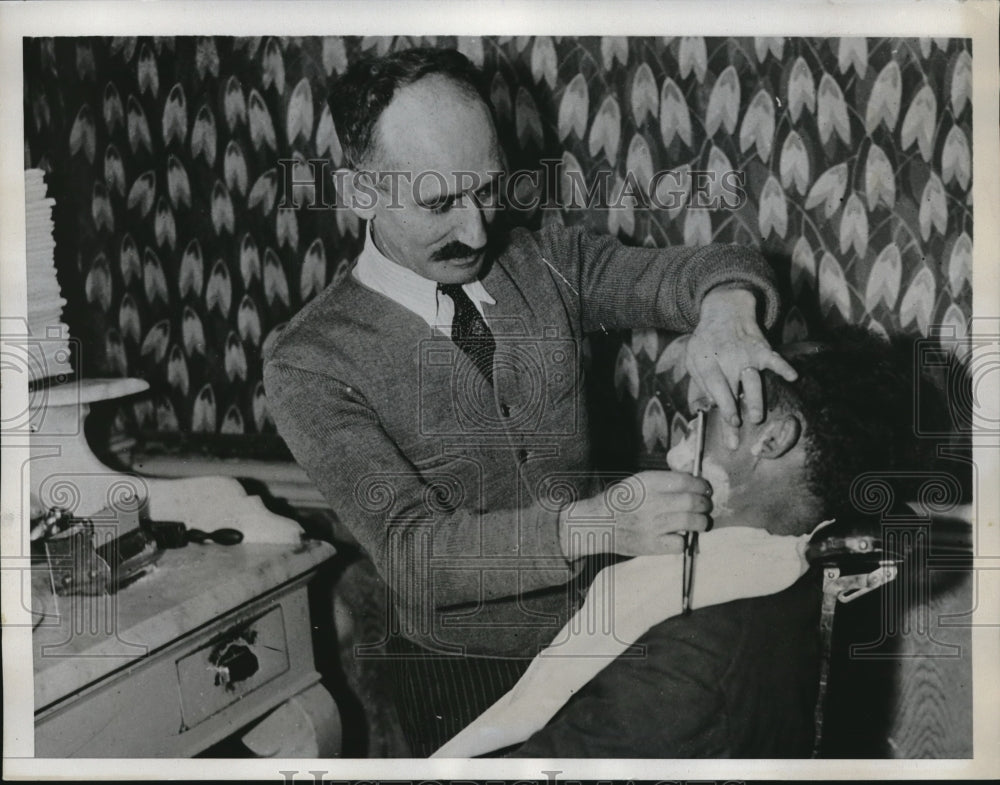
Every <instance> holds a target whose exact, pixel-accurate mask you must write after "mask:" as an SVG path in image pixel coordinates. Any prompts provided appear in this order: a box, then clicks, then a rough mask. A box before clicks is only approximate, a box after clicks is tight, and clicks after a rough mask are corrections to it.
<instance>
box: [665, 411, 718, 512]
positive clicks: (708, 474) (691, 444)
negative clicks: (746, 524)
mask: <svg viewBox="0 0 1000 785" xmlns="http://www.w3.org/2000/svg"><path fill="white" fill-rule="evenodd" d="M696 441H697V440H696V438H695V434H694V432H693V431H692V433H690V434H689V435H688V436H687V438H685V439H684V441H682V442H681V443H680V444H678V445H676V446H675V447H672V448H671V449H670V452H668V453H667V466H669V467H670V468H671V469H673V470H674V471H675V472H691V471H693V470H694V459H695V455H694V451H695V443H696ZM701 476H702V477H703V478H704V479H705V480H706V481H707V482H708V483H709V485H711V486H712V511H713V513H714V514H715V515H727V514H730V513H731V512H732V510H730V509H729V507H728V505H727V503H728V501H729V496H730V493H731V485H730V482H729V473H728V472H727V471H726V470H725V469H724V468H722V466H720V465H719V464H718V463H717V462H716V461H715V460H713V459H712V457H711V456H708V455H704V456H702V460H701Z"/></svg>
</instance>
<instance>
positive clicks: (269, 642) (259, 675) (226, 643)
mask: <svg viewBox="0 0 1000 785" xmlns="http://www.w3.org/2000/svg"><path fill="white" fill-rule="evenodd" d="M287 670H288V643H287V641H286V639H285V622H284V618H283V617H282V612H281V606H280V605H277V606H275V607H273V608H271V609H270V610H269V611H267V612H266V613H264V614H262V615H261V616H259V617H257V618H256V619H252V620H250V621H248V622H244V623H241V624H238V625H236V626H234V627H232V628H230V629H228V630H226V631H225V632H223V633H222V634H221V635H219V636H218V637H217V638H215V639H213V640H211V641H209V643H208V644H206V645H205V646H203V647H202V648H200V649H198V650H197V651H195V652H193V653H191V654H188V655H186V656H185V657H182V658H180V659H179V660H177V682H178V684H179V685H180V693H181V718H182V720H183V723H184V729H185V730H187V729H190V728H193V727H195V726H196V725H197V724H198V723H200V722H202V721H203V720H205V719H206V718H208V717H211V716H212V715H213V714H215V713H216V712H219V711H222V709H224V708H226V706H229V705H230V704H233V703H235V702H236V701H238V700H242V699H243V697H244V696H246V695H248V694H249V693H251V692H253V691H254V690H255V689H257V688H258V687H261V686H263V685H264V684H267V683H268V682H269V681H271V680H272V679H274V678H276V677H277V676H280V675H281V674H282V673H285V672H286V671H287Z"/></svg>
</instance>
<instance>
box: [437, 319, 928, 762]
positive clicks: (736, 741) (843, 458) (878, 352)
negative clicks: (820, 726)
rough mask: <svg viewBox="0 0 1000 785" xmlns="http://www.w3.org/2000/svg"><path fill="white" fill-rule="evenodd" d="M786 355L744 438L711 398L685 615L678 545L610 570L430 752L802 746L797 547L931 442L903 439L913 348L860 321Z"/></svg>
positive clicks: (689, 444)
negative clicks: (705, 523) (524, 662)
mask: <svg viewBox="0 0 1000 785" xmlns="http://www.w3.org/2000/svg"><path fill="white" fill-rule="evenodd" d="M785 356H786V359H788V360H789V362H790V363H791V364H792V366H793V367H794V368H795V369H796V370H797V371H798V380H797V381H795V382H788V381H786V380H784V379H782V378H781V377H779V376H777V375H776V374H773V373H770V372H765V373H764V375H763V376H764V392H765V399H766V409H767V411H766V416H765V419H764V420H763V421H762V422H760V423H752V422H749V421H744V424H743V425H742V427H741V429H740V446H739V449H737V450H736V451H730V450H729V449H727V448H726V447H725V446H724V445H723V443H722V439H721V430H720V427H719V426H720V417H719V411H718V409H712V410H711V411H709V412H708V414H707V418H706V433H705V438H704V451H703V455H702V457H701V461H702V464H701V465H702V469H703V475H704V477H705V478H706V479H707V480H708V481H709V482H710V483H711V484H712V487H713V491H714V493H713V500H714V507H713V510H712V515H711V517H712V528H711V530H710V531H708V532H705V533H702V534H701V535H700V553H699V554H698V555H697V561H696V567H695V569H696V574H695V582H694V591H693V607H694V611H693V612H692V613H691V615H690V616H684V615H682V614H681V613H680V598H681V579H682V569H681V561H680V560H681V557H680V556H679V555H676V554H674V555H665V556H649V557H638V558H635V559H632V560H630V561H625V562H620V563H618V564H617V565H614V566H612V567H609V568H607V569H605V570H604V571H602V573H601V574H600V575H599V576H598V579H597V580H596V581H595V583H594V585H593V586H592V588H591V591H590V593H589V595H588V598H587V600H586V602H585V605H584V607H583V609H581V611H580V612H579V614H578V616H579V617H582V618H581V619H577V620H571V622H570V624H568V625H567V626H566V628H564V630H563V631H562V633H561V634H560V635H559V636H557V637H556V639H555V641H554V642H553V644H552V645H551V646H550V647H549V649H547V650H545V651H543V652H542V653H541V654H540V655H539V657H537V658H536V659H535V661H534V662H533V663H532V665H531V666H530V667H529V669H528V671H527V672H526V674H525V676H524V677H522V679H521V680H520V681H519V683H518V685H517V686H516V687H515V688H514V689H513V690H512V691H511V692H509V693H508V694H507V695H505V696H504V698H503V699H501V700H500V701H498V702H497V703H496V704H495V705H494V706H493V707H491V709H489V710H488V711H487V712H486V713H485V714H484V715H483V716H481V717H480V718H479V719H477V721H476V722H474V723H473V724H472V725H471V726H469V727H468V728H466V729H465V730H464V731H463V732H462V733H461V734H459V735H458V736H457V737H456V738H454V739H452V740H451V741H450V742H449V743H448V744H447V745H445V746H444V747H443V748H442V749H441V750H439V751H438V753H437V754H436V755H437V756H439V757H469V756H475V755H483V754H487V753H493V752H495V751H497V750H499V749H500V748H505V749H506V754H507V755H509V756H517V757H537V758H563V757H567V758H582V757H607V758H612V757H636V758H686V757H710V758H722V757H736V758H754V757H767V758H778V757H808V756H809V754H810V750H811V745H812V741H813V710H814V708H815V703H816V696H817V690H818V675H819V657H820V639H819V611H820V589H821V583H820V576H819V575H818V574H817V573H818V572H819V571H818V570H809V571H807V565H806V563H805V560H804V556H803V551H804V545H805V542H806V540H807V539H808V537H809V534H810V533H811V532H813V531H814V530H815V529H817V528H818V527H819V525H820V524H822V523H823V522H826V521H828V520H829V519H832V518H836V517H838V516H845V517H847V519H848V520H850V517H849V516H850V514H851V511H852V505H851V502H850V486H851V483H852V481H853V480H854V478H855V477H857V476H858V475H860V474H862V473H864V472H869V471H887V470H900V469H912V468H918V467H919V465H920V464H922V463H925V461H923V460H921V459H919V458H918V456H919V455H920V454H921V453H923V454H926V449H921V443H920V442H919V441H918V440H917V438H916V437H915V436H914V433H913V422H914V420H913V416H912V412H913V404H914V397H915V393H914V389H915V388H914V384H915V380H914V378H913V375H912V369H911V363H912V360H911V359H910V358H904V357H901V356H900V355H899V354H898V352H897V351H896V350H894V349H892V348H890V346H889V345H888V344H886V343H883V342H882V341H881V340H880V339H879V338H877V337H874V336H871V335H869V334H867V333H866V332H865V331H864V330H862V329H861V328H842V329H841V330H840V331H837V332H835V333H834V334H833V339H832V340H831V341H829V342H827V343H825V344H801V345H798V347H789V348H788V349H786V352H785ZM926 393H927V391H922V392H921V396H922V397H923V398H924V400H927V399H928V396H927V394H926ZM694 443H695V438H694V434H691V435H690V436H689V437H688V438H687V439H685V440H684V441H683V442H682V443H680V444H678V445H676V446H674V447H673V448H672V449H671V450H670V452H669V454H668V463H669V465H670V468H671V469H673V470H675V471H679V472H690V471H691V470H692V468H693V467H694V465H695V462H696V460H697V456H696V454H695V450H694ZM800 576H801V577H800ZM754 595H767V596H754ZM746 597H753V598H752V599H738V598H746ZM727 600H735V601H728V602H727ZM708 606H710V607H708ZM667 617H670V618H667ZM585 618H591V619H593V618H597V619H601V618H607V619H608V620H609V621H610V622H611V627H612V629H613V630H614V633H615V634H614V635H613V636H610V635H608V634H607V632H606V631H597V632H589V631H587V630H585V629H584V630H581V627H585V624H583V619H585ZM574 621H579V622H580V624H576V625H574ZM633 642H634V643H635V644H637V645H638V647H639V648H635V647H633V648H632V649H631V650H630V651H629V652H626V651H625V650H626V648H628V647H629V644H630V643H633ZM615 655H618V656H617V658H615ZM513 745H518V746H513Z"/></svg>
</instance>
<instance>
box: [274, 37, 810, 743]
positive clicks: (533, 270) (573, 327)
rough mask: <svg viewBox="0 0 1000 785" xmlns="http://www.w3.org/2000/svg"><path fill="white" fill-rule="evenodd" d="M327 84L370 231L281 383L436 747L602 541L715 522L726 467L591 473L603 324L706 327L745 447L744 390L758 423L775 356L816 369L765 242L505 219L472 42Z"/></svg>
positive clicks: (499, 684) (534, 637)
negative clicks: (638, 238)
mask: <svg viewBox="0 0 1000 785" xmlns="http://www.w3.org/2000/svg"><path fill="white" fill-rule="evenodd" d="M329 105H330V108H331V111H332V112H333V117H334V122H335V125H336V127H337V130H338V133H339V134H340V140H341V143H342V145H343V149H344V155H345V161H346V165H347V167H348V170H347V171H346V172H343V173H342V174H344V175H345V176H343V177H342V178H341V179H340V185H339V186H338V187H339V189H340V195H341V196H342V197H343V198H344V199H345V200H346V203H347V204H348V205H349V206H350V207H351V209H353V210H354V211H355V213H357V214H358V215H359V216H360V217H361V218H363V219H365V220H366V221H368V232H367V237H366V243H365V246H364V249H363V251H362V253H361V256H360V257H359V259H358V261H357V264H356V266H355V268H354V270H353V272H352V274H351V275H349V276H348V277H347V279H346V280H345V281H344V283H343V284H342V285H340V286H338V287H337V288H335V289H334V288H329V289H327V290H326V291H324V292H323V293H322V294H321V295H319V296H318V297H317V298H316V299H314V300H313V301H312V302H310V303H309V304H308V305H307V306H306V307H304V308H303V309H302V311H301V312H300V313H299V314H297V315H296V317H295V318H294V319H293V320H292V321H291V322H290V323H289V325H288V327H287V328H286V329H285V330H284V332H283V333H282V335H281V337H280V338H279V339H278V341H276V342H275V344H274V347H273V350H272V351H271V353H270V355H269V356H268V357H266V358H265V367H264V382H265V386H266V390H267V395H268V400H269V405H270V408H271V411H272V413H273V416H274V419H275V422H276V423H277V426H278V430H279V432H280V433H281V435H282V436H283V438H284V439H285V441H286V442H287V443H288V445H289V447H290V449H291V451H292V453H293V455H294V456H295V458H296V460H297V461H298V462H299V463H300V464H301V465H302V466H303V467H304V468H305V469H306V471H307V472H308V473H309V475H310V477H311V478H312V480H313V481H314V482H315V483H316V485H317V486H318V487H319V489H320V490H321V491H322V492H323V494H324V496H325V497H326V499H327V500H328V502H329V503H330V505H331V507H332V508H333V510H334V511H335V512H336V514H337V515H338V517H339V518H340V519H341V520H342V522H343V523H344V524H345V525H346V526H347V527H348V528H349V529H350V530H351V532H352V534H353V535H354V536H355V537H356V539H357V540H358V542H359V543H360V544H361V546H362V547H363V548H364V549H365V550H366V551H367V553H368V555H369V556H370V557H371V558H372V560H373V561H374V563H375V565H376V567H377V569H378V571H379V574H380V575H381V577H382V578H383V579H384V581H385V582H386V584H387V585H388V588H389V593H390V596H391V599H392V608H393V611H392V617H393V619H392V625H391V627H392V632H391V639H390V640H389V641H388V644H389V648H390V650H391V651H392V652H393V653H394V654H395V655H398V657H395V658H394V659H393V673H394V677H395V679H396V690H397V693H398V708H399V711H400V716H401V719H402V723H403V727H404V731H405V732H406V734H407V738H408V740H409V742H410V745H411V748H412V752H413V754H414V755H418V756H422V755H427V754H429V753H430V752H431V751H433V750H434V749H436V748H437V747H438V746H440V744H441V743H443V742H444V741H445V740H446V739H448V738H450V737H451V736H452V735H454V733H456V732H457V731H458V730H459V729H460V728H461V727H462V726H463V725H465V724H466V723H468V722H469V721H471V720H472V719H473V718H474V717H476V716H477V715H478V714H479V713H480V712H481V711H482V710H483V709H485V708H486V707H487V706H488V705H490V703H492V702H493V700H495V699H496V698H497V697H499V696H500V695H501V694H503V693H504V692H505V691H506V690H507V689H508V688H509V687H510V686H512V685H513V683H514V682H515V681H516V680H517V678H518V677H519V675H520V673H521V672H522V671H523V670H524V668H525V667H526V666H527V663H528V661H529V660H530V658H531V657H532V656H533V655H534V654H535V653H536V652H537V650H538V649H539V647H541V646H544V645H545V644H547V643H548V642H549V641H550V640H551V638H552V636H553V634H554V633H555V632H557V631H558V630H559V629H560V627H561V626H562V625H563V624H564V623H565V621H566V620H567V618H568V617H569V615H570V614H571V613H572V612H573V610H574V609H575V607H576V604H577V602H578V601H579V600H580V598H581V591H580V590H581V589H585V588H586V587H585V584H582V581H580V580H579V576H580V575H581V570H582V565H583V563H584V562H585V561H586V557H595V556H599V555H601V554H606V553H615V554H619V555H623V556H635V555H641V554H651V553H663V552H671V551H673V552H676V551H677V550H679V548H680V544H681V538H680V536H679V535H678V534H677V532H678V531H682V530H704V529H705V528H706V527H707V526H708V523H709V513H710V511H711V488H710V486H709V485H708V484H707V483H706V482H705V481H704V480H701V479H698V478H694V477H692V476H691V475H689V474H686V473H680V472H666V471H664V472H643V473H641V474H637V475H633V476H631V477H629V478H626V479H625V480H622V481H620V482H618V483H616V484H614V485H612V486H610V487H608V488H605V489H602V488H601V487H600V486H599V484H598V483H597V481H596V480H595V479H594V477H593V476H592V471H591V462H590V447H589V443H588V429H587V418H588V413H587V412H586V410H585V408H584V407H583V379H582V368H581V364H580V362H579V360H580V345H581V342H582V340H583V338H584V336H585V334H586V333H587V332H590V331H594V330H600V329H623V328H629V327H660V328H664V329H669V330H674V331H683V332H691V331H693V335H692V337H691V339H690V341H689V342H688V349H687V353H688V354H687V366H688V369H689V370H690V371H691V373H692V375H693V378H694V379H695V380H696V381H697V382H698V383H699V384H700V386H701V387H702V389H703V390H704V391H705V392H706V393H707V394H708V395H709V396H710V397H711V398H712V399H713V400H714V401H715V402H716V404H717V405H718V406H719V409H720V412H721V413H722V415H723V416H724V418H726V420H727V421H728V423H729V430H728V432H727V437H728V438H729V440H730V444H731V445H732V446H735V444H734V442H733V440H734V439H735V438H736V433H737V425H738V423H739V414H738V409H737V406H736V395H735V392H736V391H737V389H738V388H740V387H741V386H742V389H743V392H744V396H745V399H746V403H747V409H748V411H749V413H750V415H749V416H750V418H751V419H753V420H755V421H758V420H759V419H760V418H761V417H762V413H763V407H762V400H761V399H762V395H761V386H760V385H761V382H760V376H759V371H761V370H763V369H767V368H769V369H771V370H774V371H775V372H777V373H779V374H781V375H782V376H784V377H786V378H788V379H794V378H795V372H794V371H793V370H792V369H791V367H790V366H788V365H787V363H785V361H784V360H783V359H782V358H781V357H780V356H779V355H778V354H777V353H775V352H773V351H772V350H771V347H770V346H769V345H768V343H767V341H766V340H765V339H764V337H763V335H762V334H761V331H760V328H759V327H758V324H757V314H758V311H759V312H760V313H761V314H762V315H763V321H764V323H765V325H770V324H771V323H773V321H774V319H775V317H776V315H777V311H778V300H777V295H776V292H775V288H774V285H773V283H772V279H771V273H770V271H769V269H768V267H767V266H766V264H765V263H764V261H763V260H762V259H761V257H760V256H759V254H758V253H757V252H756V251H753V250H751V249H746V248H740V247H735V246H721V245H718V246H707V247H703V248H672V249H666V250H656V249H636V248H629V247H626V246H623V245H621V244H620V243H618V242H617V241H616V240H615V239H614V238H611V237H606V236H597V235H594V234H591V233H589V232H586V231H582V230H579V229H566V228H562V227H550V228H548V229H544V230H542V231H539V232H535V233H532V232H528V231H525V230H521V229H515V230H512V231H510V232H509V233H500V232H499V231H497V223H498V222H496V221H495V220H494V219H495V217H496V213H497V204H496V198H495V197H496V193H495V192H496V191H497V190H498V189H499V182H500V173H501V172H502V170H503V168H504V158H503V153H502V150H501V148H500V145H499V142H498V138H497V133H496V130H495V127H494V123H493V120H492V116H491V113H490V109H489V106H488V104H487V102H486V100H485V99H484V97H483V92H482V90H481V86H480V75H479V72H478V71H477V70H476V69H475V68H474V67H473V66H472V65H471V64H470V63H469V62H468V60H466V59H465V58H464V57H463V56H462V55H461V54H459V53H458V52H455V51H452V50H435V49H415V50H409V51H403V52H397V53H393V54H390V55H388V56H386V57H383V58H379V59H372V60H366V61H363V62H359V63H356V64H355V65H354V66H352V67H351V68H350V69H349V70H348V71H347V72H346V73H345V74H344V75H343V76H342V77H341V79H340V80H339V81H338V83H337V84H336V85H335V87H334V89H333V92H332V93H331V95H330V97H329ZM574 578H577V579H578V580H577V581H575V582H574Z"/></svg>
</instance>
